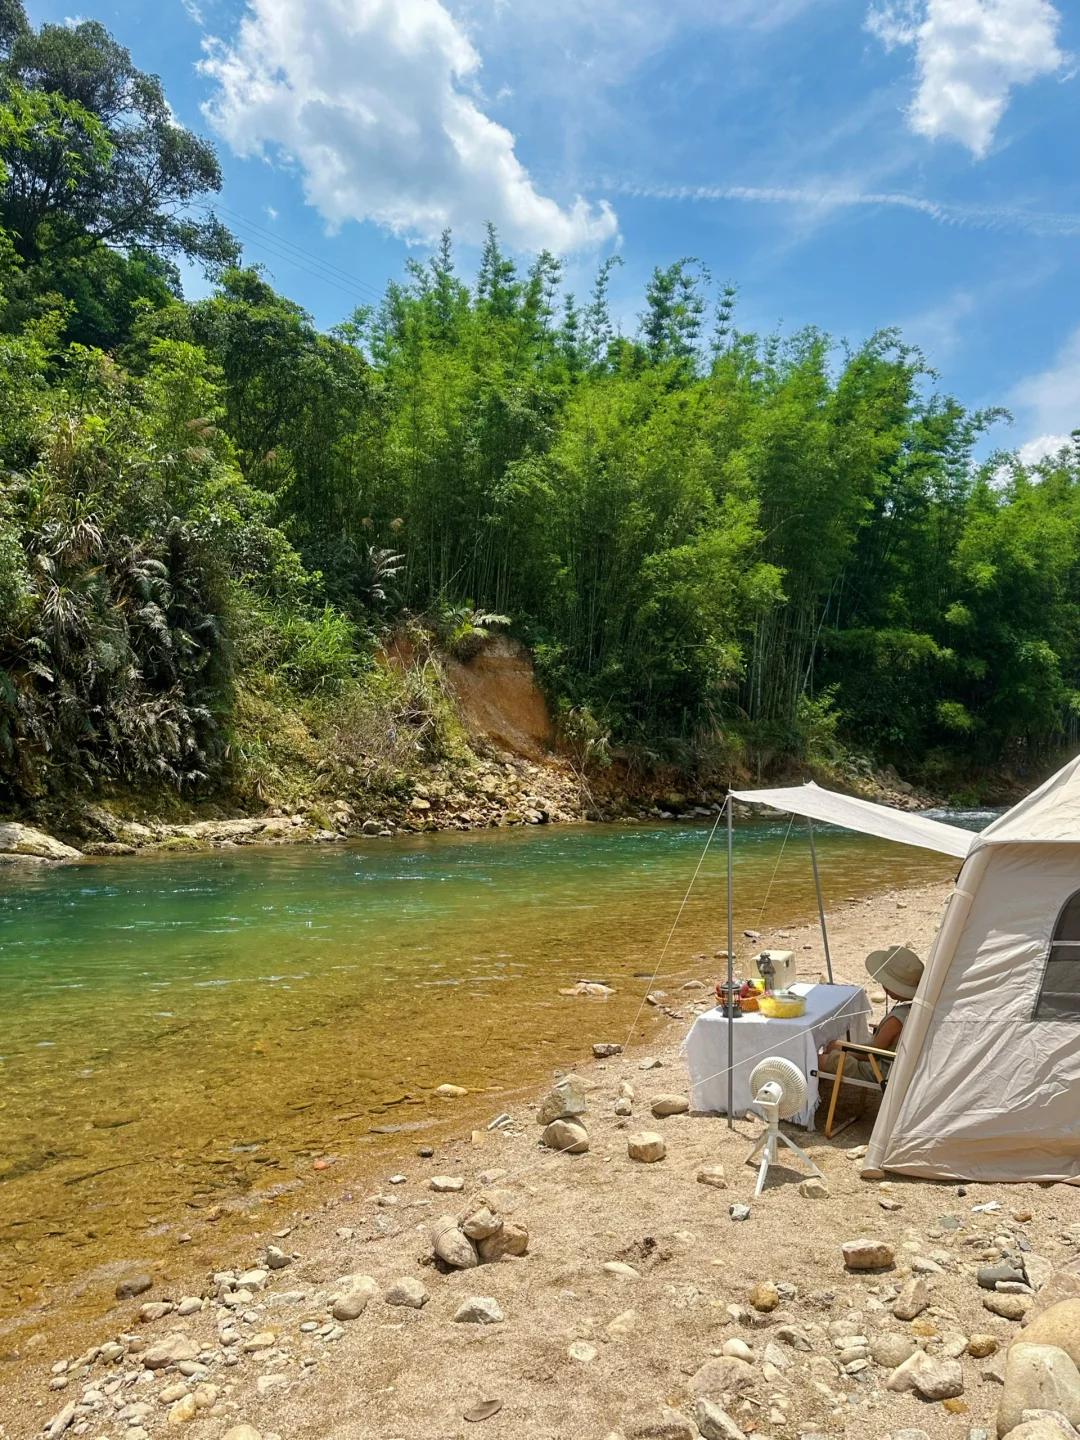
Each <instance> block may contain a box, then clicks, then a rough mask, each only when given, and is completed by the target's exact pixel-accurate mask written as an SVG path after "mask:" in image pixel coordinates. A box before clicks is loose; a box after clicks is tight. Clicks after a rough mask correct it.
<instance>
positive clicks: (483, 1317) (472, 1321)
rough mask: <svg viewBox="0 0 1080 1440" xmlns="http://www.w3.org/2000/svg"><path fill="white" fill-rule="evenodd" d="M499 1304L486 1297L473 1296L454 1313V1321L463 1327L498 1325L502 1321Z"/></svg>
mask: <svg viewBox="0 0 1080 1440" xmlns="http://www.w3.org/2000/svg"><path fill="white" fill-rule="evenodd" d="M503 1318H504V1316H503V1312H502V1310H501V1309H500V1308H499V1302H498V1301H497V1300H492V1299H491V1297H490V1296H487V1295H473V1296H470V1298H469V1299H468V1300H465V1301H463V1302H462V1303H461V1304H460V1305H459V1306H458V1308H457V1309H456V1310H455V1311H454V1319H455V1320H457V1321H459V1322H460V1323H461V1324H463V1325H498V1324H499V1323H500V1322H501V1321H502V1320H503Z"/></svg>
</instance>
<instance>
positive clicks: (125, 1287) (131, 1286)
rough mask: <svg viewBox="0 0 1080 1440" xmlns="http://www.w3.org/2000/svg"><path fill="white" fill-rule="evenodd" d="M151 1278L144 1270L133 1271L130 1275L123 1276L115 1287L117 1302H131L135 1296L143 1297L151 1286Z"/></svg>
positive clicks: (152, 1281)
mask: <svg viewBox="0 0 1080 1440" xmlns="http://www.w3.org/2000/svg"><path fill="white" fill-rule="evenodd" d="M153 1283H154V1280H153V1276H151V1275H148V1274H147V1273H146V1271H145V1270H138V1271H135V1272H134V1273H133V1274H131V1275H125V1276H124V1277H123V1278H122V1279H121V1280H120V1281H119V1282H118V1283H117V1286H116V1298H117V1300H133V1299H134V1298H135V1296H136V1295H143V1294H145V1292H146V1291H147V1290H149V1289H150V1287H151V1286H152V1285H153Z"/></svg>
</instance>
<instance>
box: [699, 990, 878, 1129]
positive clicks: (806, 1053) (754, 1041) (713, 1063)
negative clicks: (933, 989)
mask: <svg viewBox="0 0 1080 1440" xmlns="http://www.w3.org/2000/svg"><path fill="white" fill-rule="evenodd" d="M791 989H792V990H794V991H795V993H796V994H798V995H805V996H806V1014H805V1015H800V1016H798V1018H797V1019H794V1020H770V1019H769V1018H768V1017H767V1016H765V1015H762V1013H761V1012H760V1010H758V1011H751V1012H750V1013H749V1014H747V1015H742V1016H739V1017H737V1018H736V1019H735V1020H734V1021H733V1022H732V1027H731V1028H732V1036H733V1044H734V1049H735V1074H734V1089H733V1093H732V1106H733V1109H734V1112H735V1114H736V1115H740V1116H741V1115H745V1114H746V1112H747V1110H748V1109H749V1108H750V1106H751V1104H752V1102H753V1096H752V1095H751V1094H750V1072H751V1071H752V1070H753V1068H754V1066H755V1065H756V1064H757V1063H758V1061H759V1060H764V1059H765V1057H766V1056H767V1055H783V1056H784V1057H785V1059H787V1060H791V1061H793V1062H794V1063H795V1064H796V1065H797V1066H798V1067H799V1069H800V1070H801V1071H802V1073H803V1074H804V1075H805V1076H806V1085H807V1089H808V1091H809V1098H808V1103H807V1106H806V1109H805V1110H800V1111H799V1113H798V1114H797V1115H793V1116H792V1123H793V1124H795V1125H803V1126H805V1127H806V1128H807V1129H808V1130H810V1129H813V1125H814V1111H815V1110H816V1108H817V1103H818V1082H817V1079H816V1077H815V1076H813V1075H811V1074H810V1071H811V1070H815V1069H816V1068H817V1057H818V1051H819V1050H821V1049H822V1048H823V1047H824V1045H825V1044H826V1043H827V1042H828V1041H829V1040H837V1039H841V1038H843V1037H844V1036H846V1035H847V1034H848V1033H849V1032H850V1038H851V1039H852V1040H854V1041H855V1042H856V1043H857V1044H866V1042H867V1040H868V1038H869V1030H868V1028H867V1024H866V1017H867V1016H868V1015H869V1014H870V1001H869V1000H868V998H867V995H866V991H865V990H864V989H863V988H862V986H861V985H801V984H800V985H792V986H791ZM727 1045H728V1021H727V1016H726V1015H725V1014H724V1013H723V1011H722V1010H720V1009H719V1008H717V1009H715V1010H708V1011H706V1013H705V1014H704V1015H699V1016H698V1018H697V1019H696V1020H695V1021H694V1024H693V1027H692V1029H691V1031H690V1034H689V1035H688V1036H687V1037H686V1041H685V1043H684V1045H683V1053H684V1054H685V1055H686V1062H687V1065H688V1066H689V1069H690V1104H691V1107H692V1108H693V1109H694V1110H711V1111H713V1112H719V1113H720V1114H722V1115H726V1114H727V1093H728V1081H727V1067H728V1051H727Z"/></svg>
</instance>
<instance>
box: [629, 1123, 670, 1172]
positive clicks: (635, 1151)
mask: <svg viewBox="0 0 1080 1440" xmlns="http://www.w3.org/2000/svg"><path fill="white" fill-rule="evenodd" d="M626 1153H627V1155H629V1157H630V1159H631V1160H641V1161H643V1162H644V1163H645V1164H647V1165H651V1164H653V1163H655V1162H656V1161H657V1160H663V1158H664V1156H665V1155H666V1154H667V1146H666V1145H665V1144H664V1137H663V1136H662V1135H658V1134H657V1133H656V1131H655V1130H638V1131H635V1132H634V1133H633V1134H631V1135H628V1136H627V1137H626Z"/></svg>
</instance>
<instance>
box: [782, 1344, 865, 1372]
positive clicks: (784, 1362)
mask: <svg viewBox="0 0 1080 1440" xmlns="http://www.w3.org/2000/svg"><path fill="white" fill-rule="evenodd" d="M861 1358H862V1357H861V1356H860V1359H861ZM761 1359H762V1364H763V1365H772V1366H773V1368H774V1369H776V1370H786V1369H787V1368H788V1366H789V1365H790V1364H791V1361H790V1359H789V1358H788V1357H787V1356H786V1355H785V1354H784V1352H783V1350H781V1349H780V1346H779V1345H777V1344H776V1342H775V1341H773V1340H770V1341H768V1342H767V1344H766V1346H765V1353H764V1354H763V1355H762V1357H761Z"/></svg>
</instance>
